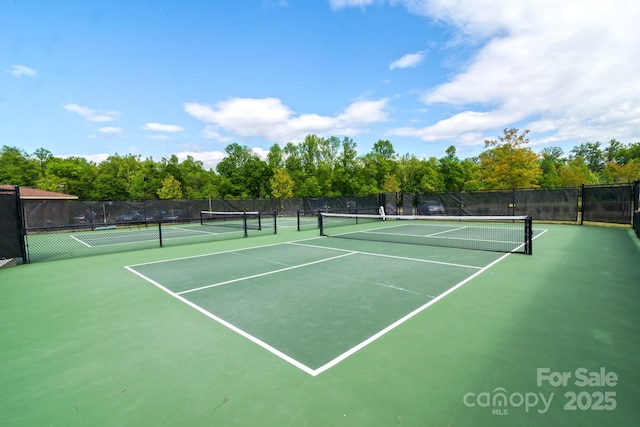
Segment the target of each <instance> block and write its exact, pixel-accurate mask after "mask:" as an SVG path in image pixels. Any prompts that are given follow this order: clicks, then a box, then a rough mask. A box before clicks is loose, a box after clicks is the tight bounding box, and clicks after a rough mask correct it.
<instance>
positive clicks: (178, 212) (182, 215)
mask: <svg viewBox="0 0 640 427" xmlns="http://www.w3.org/2000/svg"><path fill="white" fill-rule="evenodd" d="M189 218H191V216H190V215H189V212H188V211H185V210H182V209H169V210H168V211H167V212H166V213H165V214H164V215H163V217H162V219H165V220H167V221H178V220H181V219H189Z"/></svg>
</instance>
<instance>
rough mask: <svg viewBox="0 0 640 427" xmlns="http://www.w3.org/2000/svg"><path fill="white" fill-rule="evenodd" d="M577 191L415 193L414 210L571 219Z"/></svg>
mask: <svg viewBox="0 0 640 427" xmlns="http://www.w3.org/2000/svg"><path fill="white" fill-rule="evenodd" d="M579 194H580V192H579V189H578V188H556V189H542V190H538V189H535V190H528V189H527V190H521V189H518V190H506V191H472V192H442V193H429V194H420V195H419V196H418V201H417V203H416V210H417V213H418V214H419V215H448V216H452V215H453V216H455V215H524V216H531V217H533V219H534V220H545V221H573V222H575V221H577V220H578V196H579ZM405 212H406V209H405Z"/></svg>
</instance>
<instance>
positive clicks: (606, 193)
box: [582, 184, 634, 224]
mask: <svg viewBox="0 0 640 427" xmlns="http://www.w3.org/2000/svg"><path fill="white" fill-rule="evenodd" d="M633 189H634V185H633V184H615V185H599V186H592V185H591V186H583V188H582V219H583V221H594V222H609V223H616V224H631V223H632V220H633V215H632V210H633V197H634V196H633V192H634V191H633Z"/></svg>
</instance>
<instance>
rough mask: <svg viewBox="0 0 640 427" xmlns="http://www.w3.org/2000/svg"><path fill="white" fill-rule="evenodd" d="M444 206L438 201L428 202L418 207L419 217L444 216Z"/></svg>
mask: <svg viewBox="0 0 640 427" xmlns="http://www.w3.org/2000/svg"><path fill="white" fill-rule="evenodd" d="M444 214H445V212H444V206H442V203H440V202H438V201H436V200H427V201H424V202H422V203H420V205H418V215H444Z"/></svg>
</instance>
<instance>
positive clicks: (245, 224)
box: [242, 211, 249, 237]
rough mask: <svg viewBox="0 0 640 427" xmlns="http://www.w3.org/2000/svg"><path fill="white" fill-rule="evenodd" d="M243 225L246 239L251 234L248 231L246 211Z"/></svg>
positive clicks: (243, 214) (243, 215)
mask: <svg viewBox="0 0 640 427" xmlns="http://www.w3.org/2000/svg"><path fill="white" fill-rule="evenodd" d="M242 225H243V227H242V228H244V237H248V236H249V233H248V231H247V229H248V227H247V212H246V211H245V212H243V213H242Z"/></svg>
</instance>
